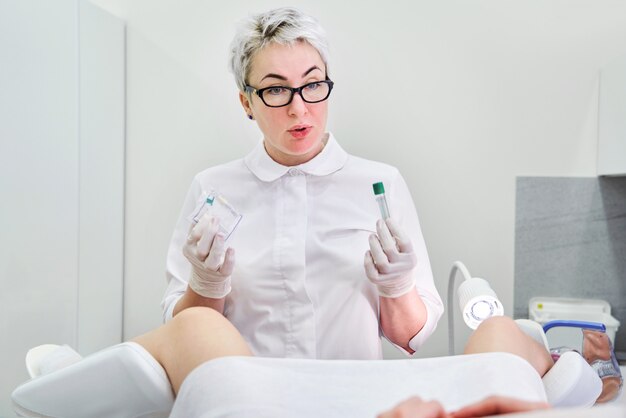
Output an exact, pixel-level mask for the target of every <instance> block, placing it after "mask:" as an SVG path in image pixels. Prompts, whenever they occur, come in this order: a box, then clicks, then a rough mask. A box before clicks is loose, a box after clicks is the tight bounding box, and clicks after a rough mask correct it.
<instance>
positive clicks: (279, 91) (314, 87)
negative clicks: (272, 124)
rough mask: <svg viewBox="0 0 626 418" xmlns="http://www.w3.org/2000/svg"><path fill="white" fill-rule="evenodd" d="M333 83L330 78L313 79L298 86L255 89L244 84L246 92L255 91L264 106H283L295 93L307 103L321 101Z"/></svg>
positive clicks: (328, 94)
mask: <svg viewBox="0 0 626 418" xmlns="http://www.w3.org/2000/svg"><path fill="white" fill-rule="evenodd" d="M334 84H335V83H333V82H332V81H330V80H323V81H313V82H312V83H307V84H305V85H303V86H300V87H286V86H271V87H265V88H262V89H255V88H254V87H252V86H248V85H246V92H252V93H255V94H256V95H257V96H259V97H260V98H261V100H262V101H263V103H264V104H265V106H268V107H283V106H287V105H288V104H289V103H291V101H292V100H293V96H294V94H296V93H298V94H299V95H300V97H302V100H304V101H305V102H307V103H319V102H323V101H324V100H326V99H328V96H330V92H331V91H332V89H333V85H334Z"/></svg>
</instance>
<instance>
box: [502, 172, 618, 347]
mask: <svg viewBox="0 0 626 418" xmlns="http://www.w3.org/2000/svg"><path fill="white" fill-rule="evenodd" d="M515 211H516V222H515V313H514V315H515V317H516V318H527V317H528V301H529V299H530V298H531V297H533V296H558V297H572V298H590V299H604V300H606V301H607V302H609V304H610V305H611V309H612V312H611V314H612V315H613V316H614V317H615V318H617V319H618V320H619V321H620V322H621V325H620V328H619V330H618V332H617V335H616V338H615V346H616V347H615V348H616V351H619V352H620V353H618V354H619V356H620V358H623V356H624V354H626V177H599V178H598V177H592V178H570V177H568V178H561V177H519V178H518V179H517V195H516V209H515Z"/></svg>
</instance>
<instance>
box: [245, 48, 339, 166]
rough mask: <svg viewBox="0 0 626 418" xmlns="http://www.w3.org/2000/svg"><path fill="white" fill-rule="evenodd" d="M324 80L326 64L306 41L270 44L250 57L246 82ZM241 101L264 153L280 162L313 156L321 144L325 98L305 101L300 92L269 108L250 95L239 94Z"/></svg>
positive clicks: (284, 83) (257, 86)
mask: <svg viewBox="0 0 626 418" xmlns="http://www.w3.org/2000/svg"><path fill="white" fill-rule="evenodd" d="M325 79H326V66H325V65H324V61H322V58H321V57H320V54H319V53H318V52H317V50H316V49H315V48H313V47H312V46H311V45H309V44H308V43H306V42H297V43H295V44H293V45H292V46H288V45H280V44H276V43H272V44H269V45H267V46H266V47H265V48H263V49H262V50H261V51H259V52H258V53H257V54H256V56H255V57H254V58H253V60H252V65H251V71H250V75H249V77H248V80H247V81H248V84H249V85H250V86H252V87H254V88H255V89H257V90H258V89H262V88H265V87H272V86H286V87H300V86H302V85H304V84H307V83H311V82H314V81H323V80H325ZM239 98H240V100H241V103H242V105H243V107H244V109H245V110H246V112H247V113H248V114H249V115H252V116H253V117H254V119H256V121H257V124H258V125H259V128H260V129H261V132H263V136H264V144H265V149H266V150H267V153H268V154H269V155H270V157H272V159H273V160H274V161H276V162H278V163H279V164H282V165H287V166H292V165H298V164H302V163H305V162H307V161H309V160H310V159H311V158H313V157H315V156H316V155H317V154H318V153H319V152H320V151H321V150H322V147H323V142H322V141H323V138H324V134H325V132H326V118H327V114H328V100H325V101H323V102H319V103H307V102H305V101H303V100H302V97H301V96H300V95H299V94H297V93H296V94H295V95H294V96H293V100H292V101H291V103H289V104H288V105H286V106H283V107H268V106H266V105H265V104H264V103H263V101H262V100H261V98H260V97H259V96H258V95H256V94H252V95H251V98H252V100H250V101H249V100H248V97H247V96H246V95H245V94H243V93H239Z"/></svg>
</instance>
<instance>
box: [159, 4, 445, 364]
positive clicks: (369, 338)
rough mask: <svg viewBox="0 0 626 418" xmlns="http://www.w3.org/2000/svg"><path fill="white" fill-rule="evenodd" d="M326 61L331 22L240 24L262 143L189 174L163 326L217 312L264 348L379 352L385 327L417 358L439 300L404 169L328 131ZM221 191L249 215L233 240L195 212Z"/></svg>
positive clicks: (271, 19)
mask: <svg viewBox="0 0 626 418" xmlns="http://www.w3.org/2000/svg"><path fill="white" fill-rule="evenodd" d="M327 58H328V47H327V42H326V39H325V36H324V31H323V29H322V28H321V27H320V26H319V24H318V23H317V21H315V20H314V19H313V18H311V17H309V16H306V15H304V14H302V13H301V12H299V11H298V10H295V9H291V8H281V9H275V10H271V11H269V12H267V13H263V14H259V15H256V16H253V17H251V18H250V19H249V20H248V21H247V22H245V24H244V25H243V26H242V27H241V28H240V29H239V32H238V33H237V35H236V36H235V39H234V41H233V44H232V54H231V69H232V71H233V73H234V75H235V79H236V81H237V86H238V87H239V98H240V101H241V104H242V107H243V109H244V111H245V115H246V117H247V118H249V119H250V120H252V121H255V122H256V123H257V125H258V127H259V129H260V130H261V132H262V134H263V141H262V142H260V143H259V144H258V145H257V147H256V148H255V149H254V150H253V151H252V152H251V153H250V154H248V155H247V156H246V157H245V158H243V159H240V160H236V161H233V162H230V163H227V164H223V165H220V166H217V167H212V168H209V169H207V170H205V171H203V172H201V173H199V174H198V175H196V177H195V178H194V180H193V183H192V185H191V188H190V191H189V193H188V195H187V198H186V200H185V204H184V206H183V209H182V213H181V217H180V219H179V221H178V224H177V226H176V229H175V231H174V234H173V237H172V240H171V243H170V247H169V251H168V258H167V279H168V288H167V291H166V293H165V296H164V299H163V302H162V307H163V309H164V318H165V320H166V321H168V320H170V319H171V318H172V317H173V316H175V315H177V314H179V313H180V312H182V311H183V310H185V309H187V308H190V307H195V306H204V307H210V308H213V309H215V310H216V311H218V312H220V313H223V314H224V316H225V317H226V318H227V319H228V320H229V321H230V322H231V323H232V324H233V325H234V326H235V327H236V328H237V330H238V331H239V332H241V334H242V336H243V338H244V340H245V341H246V342H247V344H248V345H249V347H250V349H251V350H252V352H253V353H254V354H255V355H259V356H265V357H299V358H320V359H335V358H344V359H379V358H381V357H382V349H381V341H380V331H379V330H381V331H382V333H383V334H384V336H385V337H386V338H387V339H389V340H390V341H391V342H392V343H394V344H395V345H396V346H398V347H400V348H402V349H403V350H404V351H405V352H407V353H409V354H412V353H414V352H415V351H416V350H417V349H418V348H419V347H420V346H421V345H422V344H423V342H424V341H425V340H426V339H427V338H428V337H429V336H430V335H431V334H432V332H433V331H434V329H435V327H436V324H437V321H438V320H439V318H440V316H441V314H442V312H443V305H442V302H441V298H440V296H439V294H438V293H437V290H436V288H435V286H434V283H433V277H432V272H431V269H430V264H429V260H428V254H427V251H426V247H425V244H424V240H423V237H422V234H421V230H420V225H419V221H418V218H417V214H416V211H415V208H414V205H413V202H412V200H411V196H410V193H409V190H408V188H407V186H406V184H405V182H404V180H403V178H402V176H401V175H400V173H399V172H398V170H397V169H395V168H393V167H391V166H388V165H385V164H381V163H376V162H372V161H367V160H364V159H360V158H356V157H353V156H351V155H348V154H347V153H346V152H345V151H344V150H343V149H342V148H341V147H340V145H339V144H338V143H337V141H336V140H335V138H334V137H333V135H332V134H330V133H328V132H327V131H326V121H327V116H328V103H329V102H328V98H329V97H330V94H331V92H332V89H333V86H334V84H333V82H332V81H331V79H330V78H329V72H328V59H327ZM380 181H382V182H383V183H384V185H385V187H386V188H387V192H388V199H389V206H390V209H391V215H392V218H390V219H387V220H386V221H383V220H381V219H378V220H377V218H378V217H379V215H378V208H377V206H376V203H375V201H374V197H373V194H372V184H373V183H376V182H380ZM213 190H217V191H218V192H219V193H221V195H223V197H224V198H225V199H226V200H228V202H230V204H231V205H232V206H233V207H234V208H235V209H236V210H237V211H239V212H240V213H242V214H243V218H242V220H241V222H240V223H239V225H238V227H237V229H236V231H234V233H233V234H232V235H231V236H230V237H228V243H226V242H225V239H226V238H227V237H226V235H225V234H224V231H222V232H219V230H220V219H219V218H218V217H215V216H211V215H206V216H204V217H203V218H202V219H201V220H200V222H198V223H197V224H196V225H195V226H194V224H193V222H190V221H189V220H188V217H189V215H190V214H191V213H192V212H194V208H195V207H196V206H197V203H198V202H199V201H200V202H202V201H203V199H205V196H206V195H207V194H210V193H211V191H213ZM226 247H228V248H226ZM235 253H236V254H237V256H236V260H235ZM364 255H365V257H364ZM364 258H365V261H363V260H364ZM368 279H369V280H368Z"/></svg>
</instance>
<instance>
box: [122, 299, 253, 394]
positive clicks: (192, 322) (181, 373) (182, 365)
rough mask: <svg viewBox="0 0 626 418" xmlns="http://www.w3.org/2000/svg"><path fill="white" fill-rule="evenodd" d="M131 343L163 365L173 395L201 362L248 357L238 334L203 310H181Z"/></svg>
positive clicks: (222, 317)
mask: <svg viewBox="0 0 626 418" xmlns="http://www.w3.org/2000/svg"><path fill="white" fill-rule="evenodd" d="M132 341H134V342H136V343H138V344H140V345H141V346H143V347H144V348H145V349H146V350H148V352H149V353H150V354H152V356H153V357H154V358H155V359H156V360H157V361H158V362H159V363H160V364H161V365H162V366H163V368H164V369H165V371H166V372H167V375H168V377H169V379H170V382H171V384H172V388H173V389H174V393H176V394H178V389H179V388H180V385H181V384H182V383H183V380H185V378H186V377H187V375H188V374H189V373H190V372H191V371H192V370H193V369H194V368H196V367H197V366H199V365H200V364H202V363H204V362H205V361H208V360H212V359H214V358H218V357H226V356H250V355H252V353H251V352H250V349H249V348H248V346H247V344H246V342H245V341H244V339H243V337H242V336H241V334H239V331H237V329H236V328H235V327H234V326H233V325H232V324H231V323H230V322H229V321H228V320H227V319H226V318H224V316H222V315H221V314H220V313H219V312H217V311H215V310H213V309H211V308H204V307H194V308H188V309H185V310H184V311H181V312H180V313H179V314H178V315H176V316H175V317H174V318H172V320H171V321H169V322H167V323H166V324H165V325H163V326H161V327H159V328H157V329H155V330H154V331H150V332H148V333H146V334H143V335H141V336H139V337H137V338H134V339H133V340H132Z"/></svg>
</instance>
